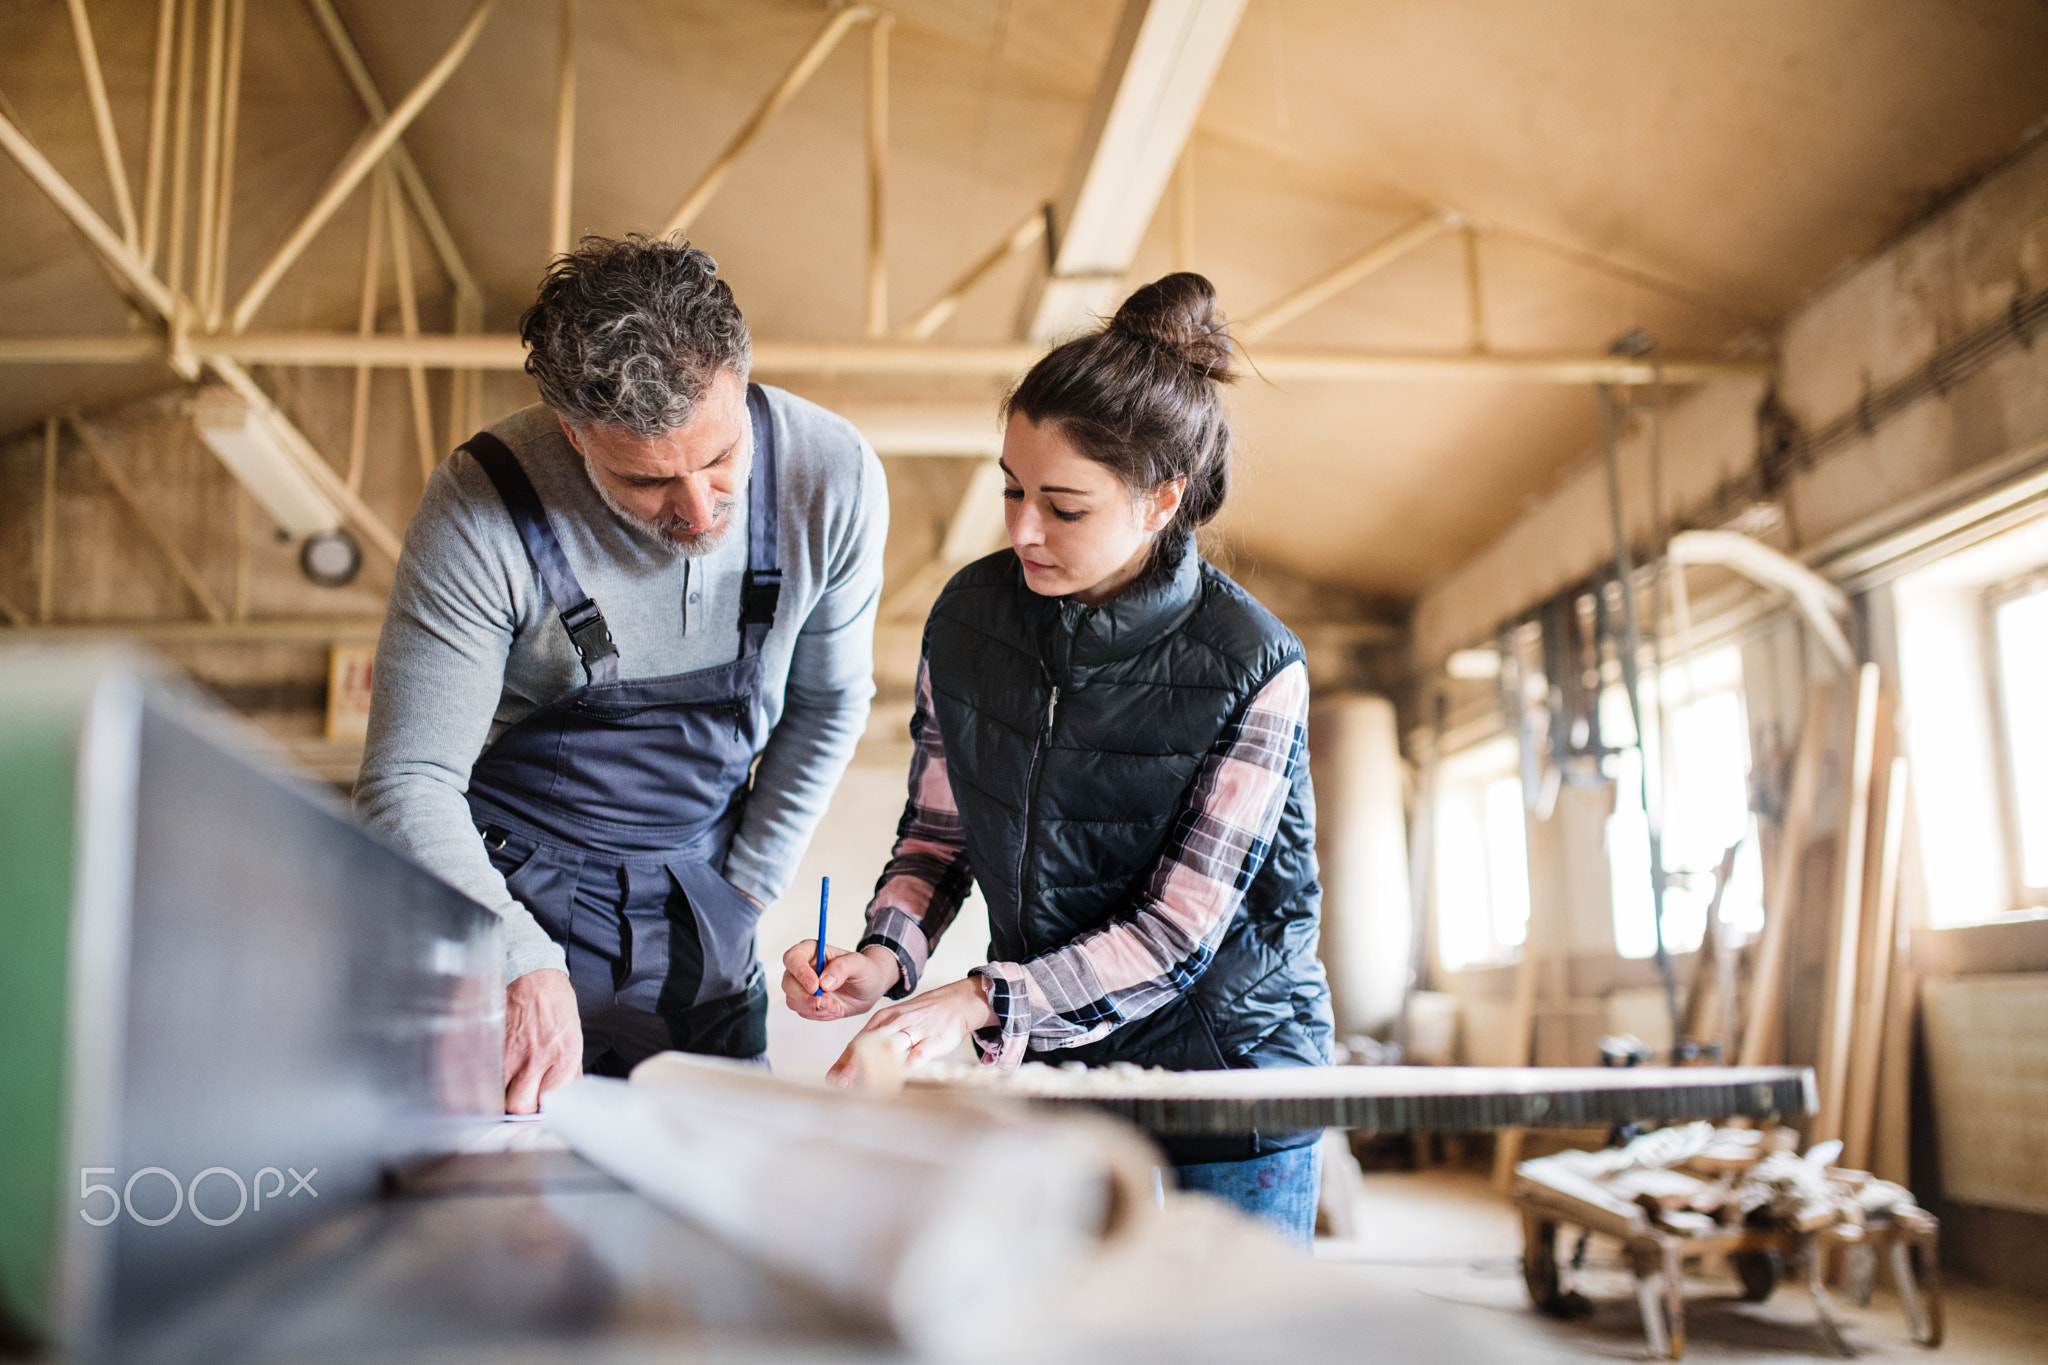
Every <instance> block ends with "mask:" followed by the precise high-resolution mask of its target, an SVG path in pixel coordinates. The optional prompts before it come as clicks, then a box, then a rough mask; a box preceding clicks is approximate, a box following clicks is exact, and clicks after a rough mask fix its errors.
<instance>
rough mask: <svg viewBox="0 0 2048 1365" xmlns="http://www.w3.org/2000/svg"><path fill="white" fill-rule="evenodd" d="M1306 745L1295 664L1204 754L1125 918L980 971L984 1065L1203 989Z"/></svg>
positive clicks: (1092, 1036)
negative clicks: (986, 1016)
mask: <svg viewBox="0 0 2048 1365" xmlns="http://www.w3.org/2000/svg"><path fill="white" fill-rule="evenodd" d="M1307 734H1308V669H1307V668H1306V667H1305V666H1304V665H1303V664H1302V663H1300V662H1298V661H1297V662H1295V663H1292V664H1289V665H1288V666H1287V667H1285V668H1283V669H1281V670H1280V671H1279V672H1278V673H1276V674H1274V675H1273V677H1272V679H1271V680H1270V681H1268V682H1267V683H1266V685H1265V686H1264V687H1262V688H1261V689H1259V692H1258V694H1257V695H1256V696H1254V697H1253V698H1252V700H1251V702H1250V704H1249V705H1248V706H1247V707H1246V708H1245V710H1244V713H1243V714H1242V715H1241V716H1239V717H1238V718H1237V719H1236V720H1235V721H1234V722H1232V723H1231V724H1230V725H1229V726H1228V727H1226V728H1225V729H1224V731H1223V733H1222V734H1221V735H1220V736H1218V737H1217V740H1216V743H1215V744H1214V745H1212V746H1211V747H1210V750H1209V753H1208V755H1207V757H1206V758H1204V759H1203V761H1202V766H1201V767H1200V769H1198V770H1197V771H1196V773H1195V780H1194V783H1193V784H1192V786H1190V788H1189V790H1188V795H1187V797H1186V799H1185V800H1184V801H1183V803H1182V805H1181V809H1180V812H1179V814H1178V816H1177V818H1176V819H1175V821H1174V826H1173V833H1172V834H1171V835H1170V836H1169V837H1168V840H1167V844H1166V847H1165V849H1164V850H1162V851H1161V853H1160V855H1159V861H1158V862H1157V863H1156V864H1155V865H1154V866H1153V870H1152V877H1151V881H1150V882H1149V884H1148V885H1147V888H1146V891H1145V894H1144V895H1143V896H1142V897H1141V898H1140V899H1139V901H1138V903H1137V904H1136V905H1135V906H1134V907H1133V908H1132V910H1131V912H1130V913H1129V914H1127V915H1125V916H1123V917H1121V918H1119V919H1117V920H1115V921H1114V922H1112V923H1110V924H1108V925H1106V926H1104V927H1103V928H1101V929H1096V930H1092V931H1090V932H1089V933H1086V934H1083V935H1081V937H1079V938H1077V939H1075V940H1074V941H1073V942H1071V943H1067V944H1065V945H1063V946H1061V947H1059V948H1055V949H1053V950H1052V951H1051V952H1048V953H1045V954H1042V955H1041V956H1039V957H1035V958H1033V959H1031V960H1030V961H1028V962H991V963H989V964H988V965H987V966H984V967H977V968H975V975H977V976H980V977H981V978H982V979H983V981H984V982H985V983H986V987H987V990H988V996H989V1004H990V1006H991V1008H993V1010H994V1011H995V1015H996V1021H997V1022H996V1024H995V1025H994V1026H993V1027H991V1028H985V1029H981V1030H979V1031H978V1032H977V1033H976V1035H975V1045H976V1047H977V1048H979V1050H980V1052H981V1055H982V1060H983V1061H985V1062H993V1063H996V1064H998V1065H1001V1066H1016V1065H1017V1064H1018V1063H1020V1062H1022V1061H1023V1060H1024V1053H1025V1050H1026V1049H1027V1048H1038V1049H1041V1050H1044V1049H1051V1048H1062V1047H1075V1046H1078V1045H1080V1044H1082V1043H1089V1042H1093V1041H1095V1040H1096V1039H1098V1038H1101V1037H1104V1036H1106V1035H1108V1034H1110V1033H1112V1032H1114V1031H1115V1030H1117V1029H1118V1028H1121V1027H1122V1026H1123V1025H1125V1024H1128V1023H1130V1022H1132V1021H1133V1020H1136V1019H1142V1018H1143V1017H1144V1016H1146V1015H1148V1014H1150V1013H1152V1012H1153V1011H1154V1010H1157V1009H1159V1008H1161V1007H1162V1006H1164V1005H1166V1004H1168V1003H1169V1002H1171V1001H1172V1000H1173V999H1175V998H1176V997H1177V996H1180V995H1182V994H1185V993H1186V991H1187V990H1188V988H1189V987H1191V986H1193V985H1194V983H1195V982H1196V981H1197V980H1199V979H1200V977H1201V975H1202V973H1203V972H1205V971H1207V970H1208V967H1209V962H1210V959H1211V958H1212V957H1213V956H1214V954H1215V951H1216V948H1217V945H1218V944H1219V943H1221V942H1222V939H1223V934H1224V931H1225V930H1226V929H1228V928H1229V926H1230V922H1231V920H1232V919H1233V918H1234V917H1235V916H1236V914H1237V908H1238V905H1239V903H1240V902H1242V901H1243V899H1244V893H1245V889H1246V888H1247V887H1249V886H1250V885H1251V883H1252V878H1253V877H1255V876H1257V875H1258V872H1259V869H1260V868H1261V867H1263V866H1264V865H1265V861H1266V856H1267V854H1268V853H1270V852H1271V851H1272V847H1273V836H1274V833H1275V831H1277V830H1278V829H1279V827H1280V816H1281V812H1282V811H1283V810H1284V809H1285V808H1286V804H1287V794H1288V791H1289V789H1290V787H1291V786H1292V783H1293V780H1294V775H1295V773H1296V771H1297V769H1298V768H1299V766H1300V764H1301V763H1302V762H1303V761H1304V754H1305V751H1306V748H1307ZM914 773H915V770H914V769H913V774H914ZM912 790H913V793H914V792H915V790H916V778H915V776H914V775H913V778H912ZM947 797H948V801H949V804H950V798H951V792H950V791H948V793H947ZM906 820H907V817H906ZM954 828H955V829H956V830H957V828H958V817H957V815H956V816H955V818H954ZM956 837H957V835H956ZM900 847H901V845H899V849H900ZM954 908H956V909H957V905H956V906H955V907H954Z"/></svg>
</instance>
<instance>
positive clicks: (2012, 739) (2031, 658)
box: [1997, 590, 2048, 890]
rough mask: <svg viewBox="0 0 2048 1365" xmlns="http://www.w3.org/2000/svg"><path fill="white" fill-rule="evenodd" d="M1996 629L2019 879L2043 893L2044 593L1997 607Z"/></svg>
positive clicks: (2047, 728) (2047, 631)
mask: <svg viewBox="0 0 2048 1365" xmlns="http://www.w3.org/2000/svg"><path fill="white" fill-rule="evenodd" d="M1997 623H1998V667H1999V687H2000V691H2001V693H2002V694H2003V696H2004V699H2005V733H2006V740H2007V744H2008V752H2007V755H2006V759H2007V762H2009V763H2010V764H2011V765H2012V783H2013V804H2014V807H2015V809H2014V816H2015V819H2014V824H2015V826H2016V827H2017V828H2016V830H2015V833H2017V834H2018V836H2019V844H2020V877H2021V879H2022V880H2024V881H2025V882H2026V884H2027V885H2028V886H2029V887H2031V888H2034V889H2037V890H2038V889H2043V888H2048V590H2044V591H2041V592H2034V593H2029V594H2028V595H2027V596H2025V597H2015V598H2013V599H2012V600H2011V601H2009V602H2005V603H2003V604H2001V605H2000V606H1999V608H1998V611H1997Z"/></svg>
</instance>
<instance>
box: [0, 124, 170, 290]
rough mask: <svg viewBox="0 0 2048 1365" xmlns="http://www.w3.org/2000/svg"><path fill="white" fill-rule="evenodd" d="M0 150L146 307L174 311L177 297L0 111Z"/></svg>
mask: <svg viewBox="0 0 2048 1365" xmlns="http://www.w3.org/2000/svg"><path fill="white" fill-rule="evenodd" d="M0 150H4V151H6V153H7V154H8V155H9V156H11V157H13V158H14V160H15V162H16V164H18V165H19V166H20V167H21V169H22V170H23V171H25V172H27V173H28V178H29V179H31V180H33V181H35V183H36V188H37V189H39V190H41V191H42V192H43V193H44V194H45V195H47V196H49V198H50V201H51V202H52V203H54V204H56V206H57V208H58V211H59V212H61V213H62V214H63V215H64V216H65V217H66V218H69V219H70V220H71V224H72V226H73V227H76V228H77V229H78V230H79V231H80V232H82V233H84V234H85V237H86V240H87V241H89V242H91V243H92V244H93V247H94V248H95V249H96V250H98V251H99V253H100V254H101V255H102V256H104V257H106V259H107V261H108V263H109V264H111V265H112V266H113V268H114V271H115V273H116V274H118V275H119V276H120V278H121V280H122V281H123V282H124V283H125V284H126V285H127V286H128V287H129V288H130V289H133V290H134V291H135V292H136V293H137V294H138V295H140V296H141V297H142V299H143V300H144V301H145V302H147V303H148V304H149V306H150V307H152V308H154V309H156V311H157V312H158V314H160V315H161V316H163V317H166V318H168V317H170V316H171V314H172V313H173V312H174V311H175V310H176V307H177V300H176V299H175V298H174V297H173V296H172V294H171V291H170V290H168V289H166V288H165V287H164V285H163V282H162V281H160V280H159V279H157V277H156V276H155V275H152V274H151V273H150V272H149V269H148V267H147V266H145V265H143V263H142V259H141V258H140V257H139V256H137V255H136V254H135V252H134V251H132V250H130V249H129V246H128V244H127V243H126V242H124V241H122V240H121V238H120V237H119V236H118V235H116V233H115V232H114V230H113V229H112V228H110V227H108V226H107V224H106V220H105V219H103V218H101V217H100V216H99V214H97V213H95V212H93V208H92V205H90V204H88V203H86V202H85V200H84V198H83V197H82V196H80V194H79V193H78V191H77V190H76V189H73V188H72V186H71V182H70V181H68V180H66V179H65V178H64V176H63V174H62V173H61V172H59V171H58V170H57V168H56V167H55V166H52V165H51V164H50V159H49V158H48V157H46V156H44V155H43V154H42V153H41V152H40V151H38V150H37V149H36V146H35V144H34V143H32V142H30V141H29V140H28V137H27V135H26V134H24V133H23V132H22V131H21V129H19V128H17V127H15V126H14V121H13V120H12V119H10V118H8V117H7V116H6V115H5V114H0Z"/></svg>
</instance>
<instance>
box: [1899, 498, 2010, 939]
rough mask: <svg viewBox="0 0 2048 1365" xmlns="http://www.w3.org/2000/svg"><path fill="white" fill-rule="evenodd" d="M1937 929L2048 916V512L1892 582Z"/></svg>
mask: <svg viewBox="0 0 2048 1365" xmlns="http://www.w3.org/2000/svg"><path fill="white" fill-rule="evenodd" d="M1892 605H1893V614H1894V619H1895V621H1896V624H1897V639H1898V657H1899V692H1900V701H1901V703H1902V705H1901V715H1900V722H1899V725H1900V733H1901V737H1902V748H1903V750H1904V753H1905V755H1906V760H1907V762H1908V763H1909V764H1910V765H1911V768H1910V770H1909V771H1910V774H1911V784H1912V785H1911V800H1912V805H1913V816H1914V823H1915V825H1916V826H1917V832H1918V839H1917V840H1916V843H1915V847H1916V848H1917V849H1918V852H1919V863H1920V868H1921V880H1920V885H1921V886H1922V887H1923V888H1924V890H1925V893H1926V907H1927V923H1928V926H1929V927H1930V928H1935V929H1949V928H1957V927H1960V926H1962V925H1968V924H1989V923H1994V922H1996V921H1998V920H2002V919H2007V918H2010V917H2011V916H2013V915H2014V914H2037V913H2039V912H2040V911H2041V910H2043V909H2048V517H2035V518H2033V519H2032V520H2030V521H2025V522H2022V523H2020V524H2019V525H2017V526H2014V527H2012V528H2011V529H2009V530H2005V531H2002V532H2000V533H1999V534H1997V535H1994V536H1991V537H1988V538H1986V539H1984V540H1981V541H1978V542H1977V543H1975V544H1973V545H1969V546H1967V547H1965V548H1962V549H1959V550H1955V551H1953V552H1951V553H1949V554H1947V555H1945V556H1943V557H1941V558H1939V559H1936V560H1934V561H1933V562H1932V563H1929V564H1927V565H1925V566H1924V567H1922V568H1918V569H1915V570H1913V571H1912V572H1910V573H1907V574H1904V575H1902V576H1901V577H1899V578H1898V579H1897V580H1896V581H1894V583H1893V584H1892Z"/></svg>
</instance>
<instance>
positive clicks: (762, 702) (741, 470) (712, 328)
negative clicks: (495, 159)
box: [356, 237, 888, 1113]
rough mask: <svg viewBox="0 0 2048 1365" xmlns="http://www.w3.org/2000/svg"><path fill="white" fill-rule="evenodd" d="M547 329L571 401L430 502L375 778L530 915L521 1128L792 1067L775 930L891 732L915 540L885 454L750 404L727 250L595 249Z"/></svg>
mask: <svg viewBox="0 0 2048 1365" xmlns="http://www.w3.org/2000/svg"><path fill="white" fill-rule="evenodd" d="M520 326H521V331H522V333H523V335H524V338H525V341H526V344H527V347H528V355H527V360H526V370H527V373H528V374H531V375H532V376H533V377H534V379H535V381H536V382H537V383H538V385H539V388H540V396H541V402H540V403H539V404H536V405H535V406H533V407H530V408H526V409H524V410H523V411H520V412H517V413H514V414H513V415H512V416H510V417H508V418H506V419H505V420H503V421H501V422H499V423H498V424H497V425H495V426H493V427H492V428H490V430H489V431H487V432H482V433H479V434H478V435H477V436H475V437H472V438H471V439H470V441H469V442H468V443H467V444H466V445H465V446H464V447H462V448H461V449H460V450H458V451H457V452H456V453H455V455H454V456H453V457H452V458H451V459H449V460H448V461H446V462H445V463H444V464H443V465H442V466H441V468H440V469H439V470H437V471H436V472H435V474H434V477H433V479H432V480H431V481H430V483H429V484H428V487H427V490H426V493H425V495H424V496H423V497H422V498H421V500H420V505H419V508H418V510H417V511H416V512H415V513H414V514H413V519H412V524H411V525H410V526H409V527H408V528H407V530H406V536H405V547H404V552H403V553H402V554H401V556H400V558H399V564H398V572H397V578H396V581H395V583H394V584H393V586H392V591H391V603H390V609H389V611H388V613H387V615H386V617H385V621H384V631H383V636H382V638H381V640H380V641H379V643H378V649H377V670H376V683H375V691H374V695H373V697H372V700H371V706H370V737H369V745H368V748H367V749H366V750H365V753H364V760H363V769H362V776H361V778H360V780H359V781H358V782H357V784H356V809H357V811H358V813H359V815H360V816H361V818H362V819H363V820H364V821H366V822H367V823H368V824H370V825H372V826H374V827H376V828H377V829H379V830H382V831H383V832H384V833H385V834H387V835H389V836H390V837H391V838H392V839H394V840H396V841H397V842H398V843H399V845H400V846H401V847H403V848H405V849H406V850H407V851H408V852H410V853H411V854H412V855H413V856H414V857H416V858H418V859H419V860H420V861H421V862H423V863H425V864H426V865H427V866H428V867H430V868H432V869H433V870H434V871H436V872H438V873H439V874H440V875H441V876H442V877H444V878H446V879H447V880H448V881H449V882H451V883H453V884H454V885H456V886H458V887H460V888H462V889H463V890H464V891H467V892H468V893H469V894H471V895H472V896H475V897H476V898H477V899H478V900H480V901H482V902H483V903H484V904H486V905H489V906H492V907H494V908H495V909H497V910H498V912H499V913H500V914H501V915H503V916H504V919H505V930H506V934H505V937H506V953H505V979H506V981H507V983H508V984H507V987H506V992H505V1081H506V1085H505V1108H506V1110H507V1111H508V1112H512V1113H528V1112H532V1111H533V1110H534V1109H535V1108H537V1107H538V1103H539V1097H540V1094H541V1093H542V1092H543V1091H546V1090H549V1089H552V1088H553V1087H555V1086H557V1085H560V1084H562V1083H564V1082H566V1081H568V1080H570V1079H573V1078H574V1077H575V1076H576V1075H577V1074H579V1071H583V1070H588V1071H592V1072H596V1073H600V1074H611V1075H623V1074H624V1073H625V1072H626V1071H627V1070H628V1069H629V1068H631V1067H632V1066H633V1064H634V1063H636V1062H638V1061H639V1060H640V1059H641V1058H643V1057H646V1056H648V1055H649V1054H651V1053H653V1052H658V1051H662V1050H664V1049H668V1048H680V1049H682V1050H685V1051H692V1052H705V1053H712V1054H717V1055H722V1056H729V1057H741V1058H757V1057H759V1056H760V1055H761V1054H762V1053H763V1052H764V1051H765V1050H766V1048H767V998H766V993H765V990H764V988H763V982H762V977H761V971H760V968H759V966H758V965H757V963H756V961H755V954H754V924H755V920H756V917H757V916H758V915H759V914H760V911H761V908H762V906H763V905H764V904H766V903H767V902H769V901H771V900H773V899H774V898H775V897H776V896H777V895H778V894H780V892H781V891H782V889H783V887H784V885H785V884H786V883H787V882H788V880H789V878H790V876H791V875H792V873H793V872H794V870H795V868H796V864H797V860H798V858H799V857H800V856H801V854H802V852H803V849H804V845H805V844H806V843H807V842H808V841H809V839H810V836H811V831H812V830H813V828H814V827H815V826H816V824H817V821H818V817H819V815H820V814H821V813H822V812H823V810H824V807H825V803H826V800H827V798H828V797H829V796H830V795H831V792H832V789H833V788H834V787H835V786H836V785H837V784H838V781H839V777H840V774H841V773H842V772H843V771H844V770H845V767H846V763H847V760H848V759H849V758H850V757H851V755H852V752H853V747H854V744H855V742H856V741H857V740H858V739H859V737H860V732H861V730H862V727H863V725H864V724H865V722H866V718H867V711H868V702H869V699H870V697H871V696H872V695H873V692H874V683H873V648H874V624H875V606H876V600H877V596H878V593H879V590H880V587H881V582H882V542H883V538H884V536H885V535H886V533H887V530H888V494H887V490H886V488H885V485H884V483H883V479H882V469H881V464H880V462H879V461H878V460H877V459H876V458H875V455H874V452H873V451H872V450H870V449H869V448H868V446H867V444H866V443H865V442H864V441H863V440H862V439H861V437H860V434H859V433H858V432H856V431H855V430H854V429H853V427H852V426H851V425H850V424H849V423H847V422H846V421H844V420H843V419H841V418H838V417H835V416H833V415H832V414H830V413H828V412H826V411H824V410H823V409H821V408H818V407H816V406H814V405H812V404H810V403H807V402H805V401H804V400H802V399H800V398H797V397H795V396H793V395H791V394H787V393H783V392H781V391H779V390H774V389H765V388H762V387H760V386H758V385H754V386H749V384H748V382H747V372H748V368H749V364H750V362H751V358H752V351H751V346H750V342H749V339H748V333H747V325H746V322H745V320H744V319H743V318H742V317H741V316H740V312H739V309H738V308H737V307H736V306H735V305H734V303H733V297H732V291H731V290H730V288H728V287H727V285H726V284H725V283H724V282H723V281H721V280H720V279H719V278H718V275H717V264H716V262H714V261H713V260H712V259H711V258H710V257H709V256H707V255H706V254H704V253H703V252H701V251H697V250H694V249H692V248H691V247H689V246H686V245H679V244H676V243H674V242H669V241H650V240H648V239H645V238H641V237H629V238H627V239H626V240H624V241H609V240H606V239H603V238H597V237H587V238H585V239H584V240H583V243H582V245H581V247H580V248H579V249H578V250H577V251H576V252H574V253H573V254H571V255H568V256H564V257H561V258H560V259H558V260H557V261H556V262H555V263H554V265H553V266H552V267H551V268H550V269H549V271H548V273H547V276H546V278H545V279H544V280H543V281H542V282H541V288H540V297H539V299H538V301H537V302H535V304H534V305H533V307H532V308H530V309H528V310H527V312H526V315H525V317H524V318H522V319H521V324H520ZM757 760H758V761H757Z"/></svg>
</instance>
